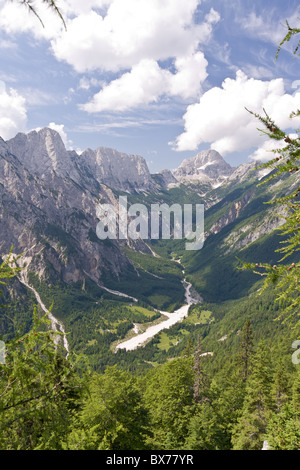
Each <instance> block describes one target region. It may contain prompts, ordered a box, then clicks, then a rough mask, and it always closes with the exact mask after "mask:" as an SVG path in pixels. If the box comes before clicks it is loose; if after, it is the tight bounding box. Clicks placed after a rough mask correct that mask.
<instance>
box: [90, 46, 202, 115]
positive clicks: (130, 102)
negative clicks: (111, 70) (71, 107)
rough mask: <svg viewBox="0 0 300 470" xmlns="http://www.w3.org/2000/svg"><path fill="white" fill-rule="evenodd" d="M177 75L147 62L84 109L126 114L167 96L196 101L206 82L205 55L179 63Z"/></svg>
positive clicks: (97, 96)
mask: <svg viewBox="0 0 300 470" xmlns="http://www.w3.org/2000/svg"><path fill="white" fill-rule="evenodd" d="M175 67H176V69H177V72H176V73H174V74H172V73H171V72H170V71H169V70H166V69H163V68H161V67H159V65H158V63H157V62H156V61H155V60H153V59H143V60H141V61H140V62H139V63H138V64H137V65H134V66H133V67H132V69H131V71H130V72H127V73H125V74H123V75H122V76H121V77H120V78H119V79H116V80H113V81H112V82H110V83H109V84H108V85H106V86H104V87H103V88H102V90H100V92H99V93H97V94H96V95H95V96H94V97H93V99H92V100H91V101H90V102H89V103H87V104H85V105H83V106H82V109H84V110H85V111H87V112H100V111H105V110H109V111H125V110H127V109H131V108H135V107H137V106H143V105H147V104H149V103H153V102H157V101H158V99H159V98H160V97H161V96H163V95H169V96H178V97H181V98H183V99H188V98H196V97H198V96H199V94H200V92H201V83H202V82H203V81H204V80H205V79H206V77H207V73H206V67H207V61H206V59H205V58H204V55H203V54H202V52H198V53H196V54H194V55H193V56H190V57H182V58H178V59H176V61H175Z"/></svg>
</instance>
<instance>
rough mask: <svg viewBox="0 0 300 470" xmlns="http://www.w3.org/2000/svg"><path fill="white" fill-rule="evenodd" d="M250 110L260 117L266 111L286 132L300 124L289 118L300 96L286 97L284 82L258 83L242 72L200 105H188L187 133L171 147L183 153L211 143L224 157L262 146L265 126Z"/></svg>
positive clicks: (211, 92)
mask: <svg viewBox="0 0 300 470" xmlns="http://www.w3.org/2000/svg"><path fill="white" fill-rule="evenodd" d="M246 108H247V109H249V110H251V111H253V112H255V113H259V114H262V113H263V109H265V110H266V112H267V113H268V114H269V115H270V116H271V117H272V119H274V121H275V122H276V123H277V125H279V126H280V127H281V128H283V129H289V128H291V127H292V126H293V127H297V126H299V125H300V118H296V119H293V121H292V122H291V119H290V118H289V115H290V113H291V111H294V110H297V109H299V108H300V93H295V94H294V95H290V94H286V93H285V89H284V82H283V79H274V80H270V81H262V80H256V79H254V78H248V77H247V76H246V75H245V74H244V73H243V72H242V71H240V70H239V71H238V72H237V73H236V77H235V78H234V79H232V78H227V79H226V80H224V82H223V84H222V87H220V88H219V87H214V88H211V89H210V90H209V91H207V92H206V93H205V94H204V95H203V96H202V97H201V98H200V100H199V102H198V103H195V104H192V105H190V106H188V108H187V111H186V113H185V115H184V117H183V119H184V123H185V130H184V132H183V133H182V134H181V135H179V136H178V137H177V139H176V141H175V142H174V143H170V145H173V148H174V149H175V150H178V151H182V150H196V149H197V148H198V146H199V145H200V144H202V143H210V146H211V148H212V149H215V150H217V151H218V152H220V153H221V154H223V155H226V154H228V153H231V152H235V151H242V150H247V149H250V148H252V147H256V146H257V147H260V146H262V145H263V144H264V141H263V140H262V139H263V137H262V136H261V135H260V133H259V131H258V130H257V128H258V127H263V125H261V126H260V123H259V122H258V120H257V119H256V118H255V117H254V116H253V115H252V114H250V113H249V112H248V111H247V110H246Z"/></svg>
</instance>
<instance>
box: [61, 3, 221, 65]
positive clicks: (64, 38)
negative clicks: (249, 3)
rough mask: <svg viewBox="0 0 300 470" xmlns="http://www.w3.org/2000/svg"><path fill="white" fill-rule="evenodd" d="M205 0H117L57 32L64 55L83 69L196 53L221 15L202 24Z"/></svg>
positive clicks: (90, 12) (70, 21)
mask: <svg viewBox="0 0 300 470" xmlns="http://www.w3.org/2000/svg"><path fill="white" fill-rule="evenodd" d="M200 3H201V2H200V0H186V1H185V2H182V0H163V1H162V0H126V1H124V0H112V1H111V2H110V5H109V7H108V9H107V10H106V12H105V14H103V16H102V15H101V14H100V13H99V12H98V11H95V10H90V11H86V12H85V13H81V14H79V15H77V16H76V17H74V18H73V19H69V20H68V28H67V31H63V32H62V33H61V34H60V35H58V36H55V37H53V40H52V49H53V52H54V54H55V56H56V57H57V58H58V59H59V60H64V61H66V62H68V63H69V64H71V65H72V66H73V67H74V69H75V70H76V71H78V72H81V73H84V72H86V71H92V70H102V71H103V70H104V71H114V72H116V71H119V70H125V69H130V68H131V67H132V66H133V65H135V64H137V63H139V62H140V61H141V60H143V59H153V60H156V61H159V60H164V59H168V58H169V57H182V56H185V55H191V54H192V53H194V52H195V51H196V49H197V47H198V45H199V43H201V42H207V40H208V39H209V38H210V36H211V33H212V28H213V25H214V24H215V23H216V22H217V21H218V20H219V15H218V13H217V12H216V11H215V10H213V9H212V10H211V12H210V13H209V14H208V15H207V16H206V18H205V19H204V20H203V22H202V24H195V23H194V19H193V15H194V13H195V11H196V8H197V6H198V5H199V4H200Z"/></svg>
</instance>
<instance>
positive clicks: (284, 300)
mask: <svg viewBox="0 0 300 470" xmlns="http://www.w3.org/2000/svg"><path fill="white" fill-rule="evenodd" d="M287 26H288V33H287V34H286V36H285V38H284V39H283V40H282V42H281V44H280V46H279V48H278V51H277V56H278V53H279V51H280V49H281V47H282V45H283V44H284V43H286V42H289V41H290V39H291V38H292V37H293V36H294V35H296V34H299V33H300V29H299V28H291V27H290V26H289V24H288V22H287ZM299 45H300V41H299V43H298V46H297V47H296V48H295V50H294V54H296V53H297V52H298V49H299ZM249 112H250V113H251V114H253V115H254V116H255V117H256V118H257V119H258V120H259V121H260V122H261V123H262V124H263V125H264V129H262V130H261V132H262V134H265V135H267V136H268V137H269V138H270V139H272V140H275V141H277V142H279V143H281V144H282V145H281V146H280V147H279V148H278V149H275V150H273V153H274V154H275V156H274V158H273V159H272V160H270V161H269V162H267V163H265V164H263V165H261V166H260V167H259V168H269V169H270V170H272V171H271V173H270V175H269V176H268V177H267V178H265V179H264V181H262V182H261V183H259V184H266V183H269V182H270V181H274V179H276V178H278V177H279V176H281V175H284V176H286V175H288V176H292V175H293V174H295V173H297V172H299V170H300V137H299V132H300V131H299V130H295V131H294V132H293V134H287V133H286V132H285V131H283V130H282V129H280V127H279V126H278V125H277V124H276V123H275V121H274V120H273V119H272V117H271V116H269V115H268V114H267V112H266V111H265V110H263V112H264V114H263V115H261V114H256V113H253V112H252V111H251V110H249ZM299 115H300V110H294V111H292V110H291V113H290V119H291V127H292V119H293V118H295V117H296V116H299ZM293 183H294V185H295V184H296V185H297V181H294V182H291V188H292V190H291V192H290V194H287V195H286V196H284V197H280V198H276V199H274V200H272V201H270V202H269V204H277V205H279V206H281V207H284V208H285V210H286V213H285V216H282V217H283V219H284V220H285V222H284V224H283V225H282V226H281V227H280V232H281V235H282V236H283V237H284V239H283V240H282V242H281V243H282V244H283V245H284V246H283V247H282V248H279V249H278V250H276V251H277V252H279V253H281V254H282V258H281V260H280V261H279V263H278V264H277V265H270V264H268V263H259V262H258V263H242V264H243V265H242V267H241V268H240V269H251V270H253V271H254V272H255V273H256V274H258V275H260V276H262V277H264V285H263V288H262V289H261V291H260V292H261V293H263V292H264V291H265V290H266V289H267V288H268V287H269V286H272V287H274V286H275V292H276V301H277V302H278V303H279V305H280V307H281V314H280V315H279V317H278V319H280V320H282V321H285V322H286V321H290V322H293V323H295V320H297V316H299V315H300V296H299V288H300V283H299V280H300V263H299V253H298V252H299V251H300V201H299V196H300V186H298V187H296V189H294V186H293ZM287 260H288V261H287ZM299 325H300V321H298V322H297V323H296V327H297V326H299Z"/></svg>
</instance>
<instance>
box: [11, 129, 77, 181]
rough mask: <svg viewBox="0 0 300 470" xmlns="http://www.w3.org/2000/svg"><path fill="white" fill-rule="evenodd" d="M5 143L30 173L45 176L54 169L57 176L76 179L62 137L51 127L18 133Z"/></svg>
mask: <svg viewBox="0 0 300 470" xmlns="http://www.w3.org/2000/svg"><path fill="white" fill-rule="evenodd" d="M6 144H7V148H8V150H9V152H10V153H12V154H13V155H15V156H16V157H17V158H18V159H19V160H20V161H21V162H22V164H23V165H24V167H25V168H26V169H27V170H29V171H30V173H33V174H38V175H39V176H41V177H46V176H49V174H51V173H52V172H53V171H54V172H55V173H56V174H57V175H58V176H62V177H66V176H70V177H72V178H75V179H78V175H77V172H76V170H75V167H74V165H73V162H72V160H71V157H70V155H69V153H68V152H67V150H66V148H65V145H64V143H63V141H62V138H61V136H60V134H59V133H58V132H57V131H55V130H53V129H50V128H48V127H44V128H43V129H40V130H38V131H36V130H33V131H31V132H29V133H28V134H24V133H18V134H17V135H16V136H15V137H13V138H12V139H10V140H8V141H7V142H6Z"/></svg>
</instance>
